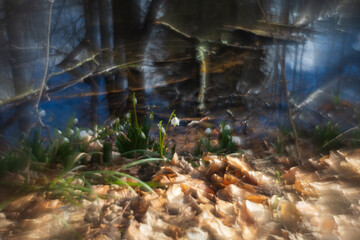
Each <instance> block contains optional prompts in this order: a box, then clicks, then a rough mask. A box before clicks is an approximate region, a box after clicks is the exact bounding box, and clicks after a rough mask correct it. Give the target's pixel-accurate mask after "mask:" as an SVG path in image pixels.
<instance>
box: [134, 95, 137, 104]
mask: <svg viewBox="0 0 360 240" xmlns="http://www.w3.org/2000/svg"><path fill="white" fill-rule="evenodd" d="M134 103H135V105H136V104H137V99H136V97H134Z"/></svg>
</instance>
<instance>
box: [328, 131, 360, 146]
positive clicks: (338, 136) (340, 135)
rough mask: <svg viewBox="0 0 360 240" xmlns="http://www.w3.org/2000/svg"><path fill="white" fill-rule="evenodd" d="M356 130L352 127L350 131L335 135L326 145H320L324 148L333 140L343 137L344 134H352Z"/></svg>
mask: <svg viewBox="0 0 360 240" xmlns="http://www.w3.org/2000/svg"><path fill="white" fill-rule="evenodd" d="M358 129H359V127H352V128H350V129H348V130H346V131H345V132H342V133H340V134H339V135H337V136H336V137H334V138H333V139H331V140H330V141H328V142H327V143H325V144H324V145H322V147H326V146H327V145H328V144H330V143H332V142H334V141H335V140H337V139H339V138H340V137H342V136H344V135H345V134H346V133H348V132H352V131H354V130H358Z"/></svg>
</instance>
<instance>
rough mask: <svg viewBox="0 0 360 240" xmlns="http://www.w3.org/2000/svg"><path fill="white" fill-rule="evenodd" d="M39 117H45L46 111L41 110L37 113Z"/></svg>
mask: <svg viewBox="0 0 360 240" xmlns="http://www.w3.org/2000/svg"><path fill="white" fill-rule="evenodd" d="M39 116H40V117H45V116H46V111H45V110H43V109H41V110H40V111H39Z"/></svg>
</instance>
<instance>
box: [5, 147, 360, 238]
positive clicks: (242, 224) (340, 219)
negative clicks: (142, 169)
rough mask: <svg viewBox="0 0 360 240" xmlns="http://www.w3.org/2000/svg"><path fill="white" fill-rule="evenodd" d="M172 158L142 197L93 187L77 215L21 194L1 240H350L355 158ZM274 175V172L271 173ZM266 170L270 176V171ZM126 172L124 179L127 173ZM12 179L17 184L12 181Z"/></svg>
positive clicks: (359, 164)
mask: <svg viewBox="0 0 360 240" xmlns="http://www.w3.org/2000/svg"><path fill="white" fill-rule="evenodd" d="M203 161H204V163H203V164H202V165H201V166H198V167H194V166H193V165H192V164H191V163H189V162H187V161H185V160H184V158H180V157H178V155H176V154H175V155H174V157H173V159H172V160H171V161H170V162H168V163H165V164H163V165H162V166H161V167H160V169H159V170H158V171H157V172H156V174H155V175H154V176H153V179H152V180H153V181H155V182H158V183H159V185H160V186H162V187H159V188H156V189H154V191H152V192H151V191H143V190H142V189H141V188H135V189H132V188H130V187H127V186H118V185H93V186H92V188H93V191H94V192H95V193H96V194H98V195H107V196H112V197H109V198H96V200H95V201H88V200H82V202H81V205H80V206H76V205H70V204H66V203H64V202H62V201H60V200H58V199H51V198H48V197H47V196H44V194H43V193H42V194H40V193H38V194H35V193H32V194H27V195H24V196H22V197H20V198H18V199H16V200H13V201H12V202H11V203H10V204H9V205H8V206H7V207H6V208H5V209H4V210H3V211H2V212H0V238H1V239H130V240H131V239H134V240H135V239H142V240H143V239H357V237H358V236H360V222H359V221H358V219H359V216H360V202H359V199H360V192H359V191H358V189H359V183H360V150H338V151H334V152H331V153H330V154H329V155H327V156H324V157H322V158H320V159H309V160H308V161H305V162H303V163H302V164H301V165H299V166H294V167H290V166H289V165H288V161H281V163H279V165H278V166H277V168H278V169H280V170H281V173H280V174H277V175H276V174H273V173H274V172H275V171H274V169H270V167H269V166H270V164H268V165H266V163H264V160H263V159H255V157H253V156H251V155H247V154H236V155H234V154H233V155H226V156H217V155H211V154H208V155H206V156H204V157H203ZM272 166H274V165H273V164H272ZM273 168H274V167H273ZM130 170H131V169H130ZM11 177H12V178H16V176H11Z"/></svg>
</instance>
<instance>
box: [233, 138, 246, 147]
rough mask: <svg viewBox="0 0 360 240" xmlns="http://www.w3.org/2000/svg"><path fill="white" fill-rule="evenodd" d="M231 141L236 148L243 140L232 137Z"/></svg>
mask: <svg viewBox="0 0 360 240" xmlns="http://www.w3.org/2000/svg"><path fill="white" fill-rule="evenodd" d="M231 141H232V142H233V143H235V144H236V145H238V146H240V145H242V144H243V143H244V140H243V139H242V138H241V137H237V136H232V137H231Z"/></svg>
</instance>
